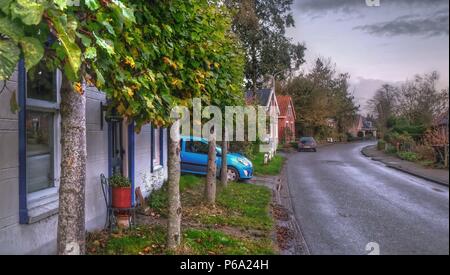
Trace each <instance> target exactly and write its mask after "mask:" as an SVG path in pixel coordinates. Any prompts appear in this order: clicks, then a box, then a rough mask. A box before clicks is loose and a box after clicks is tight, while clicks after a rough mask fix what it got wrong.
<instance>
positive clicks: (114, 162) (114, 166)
mask: <svg viewBox="0 0 450 275" xmlns="http://www.w3.org/2000/svg"><path fill="white" fill-rule="evenodd" d="M108 130H109V133H108V136H109V139H110V142H109V146H110V148H109V157H110V164H111V167H110V173H111V176H113V175H124V171H123V158H124V155H125V151H124V149H123V145H122V144H123V131H122V130H123V128H122V121H111V122H109V127H108Z"/></svg>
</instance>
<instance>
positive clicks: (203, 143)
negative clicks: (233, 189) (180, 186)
mask: <svg viewBox="0 0 450 275" xmlns="http://www.w3.org/2000/svg"><path fill="white" fill-rule="evenodd" d="M208 151H209V144H208V141H207V140H205V139H203V138H198V137H182V139H181V172H182V173H188V174H197V175H207V174H208ZM216 151H217V163H216V164H217V171H220V172H219V173H221V172H222V171H221V168H222V148H220V147H217V148H216ZM227 165H228V171H226V173H227V174H228V179H229V180H230V181H239V180H250V179H252V178H253V163H252V162H251V161H250V160H249V159H247V158H246V157H244V156H242V155H240V154H235V153H229V154H227Z"/></svg>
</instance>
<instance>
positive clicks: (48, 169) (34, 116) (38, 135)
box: [26, 111, 54, 193]
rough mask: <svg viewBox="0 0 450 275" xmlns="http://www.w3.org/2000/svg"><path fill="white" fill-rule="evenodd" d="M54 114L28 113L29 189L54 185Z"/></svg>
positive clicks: (29, 191) (38, 189)
mask: <svg viewBox="0 0 450 275" xmlns="http://www.w3.org/2000/svg"><path fill="white" fill-rule="evenodd" d="M52 134H53V114H51V113H46V112H38V111H28V112H27V114H26V140H27V191H28V193H33V192H37V191H41V190H44V189H47V188H51V187H54V180H53V178H54V173H53V168H52V167H53V137H52Z"/></svg>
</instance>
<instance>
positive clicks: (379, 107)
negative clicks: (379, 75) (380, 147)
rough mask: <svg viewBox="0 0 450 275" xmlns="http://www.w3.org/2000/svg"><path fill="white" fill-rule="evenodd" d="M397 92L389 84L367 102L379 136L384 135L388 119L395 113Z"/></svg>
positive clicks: (396, 89)
mask: <svg viewBox="0 0 450 275" xmlns="http://www.w3.org/2000/svg"><path fill="white" fill-rule="evenodd" d="M398 97H399V90H398V88H397V87H394V86H392V85H389V84H385V85H383V86H382V87H381V88H380V89H378V91H377V92H376V93H375V96H374V97H373V98H372V99H371V100H370V101H369V102H368V105H369V108H370V109H371V111H372V113H373V115H374V116H375V118H376V122H377V127H378V130H379V132H380V134H381V135H383V134H384V133H386V130H387V128H389V126H388V122H389V119H390V118H391V117H392V116H394V115H395V113H396V111H397V102H398Z"/></svg>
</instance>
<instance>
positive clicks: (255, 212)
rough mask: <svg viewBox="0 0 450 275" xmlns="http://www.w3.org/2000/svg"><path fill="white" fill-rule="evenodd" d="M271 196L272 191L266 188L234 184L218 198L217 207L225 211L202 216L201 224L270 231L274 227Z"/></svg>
mask: <svg viewBox="0 0 450 275" xmlns="http://www.w3.org/2000/svg"><path fill="white" fill-rule="evenodd" d="M271 196H272V194H271V191H270V190H269V189H268V188H266V187H263V186H254V185H246V184H240V183H232V184H230V185H229V186H228V187H227V188H226V189H224V190H222V192H220V194H219V196H218V197H217V206H218V207H220V208H222V209H223V210H224V211H223V212H222V213H221V214H216V213H214V214H212V215H211V214H204V215H201V222H202V223H204V224H209V225H222V226H236V227H239V228H243V229H254V230H262V231H265V232H267V231H270V230H271V229H272V226H273V222H272V218H271V216H270V214H269V207H270V201H271Z"/></svg>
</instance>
